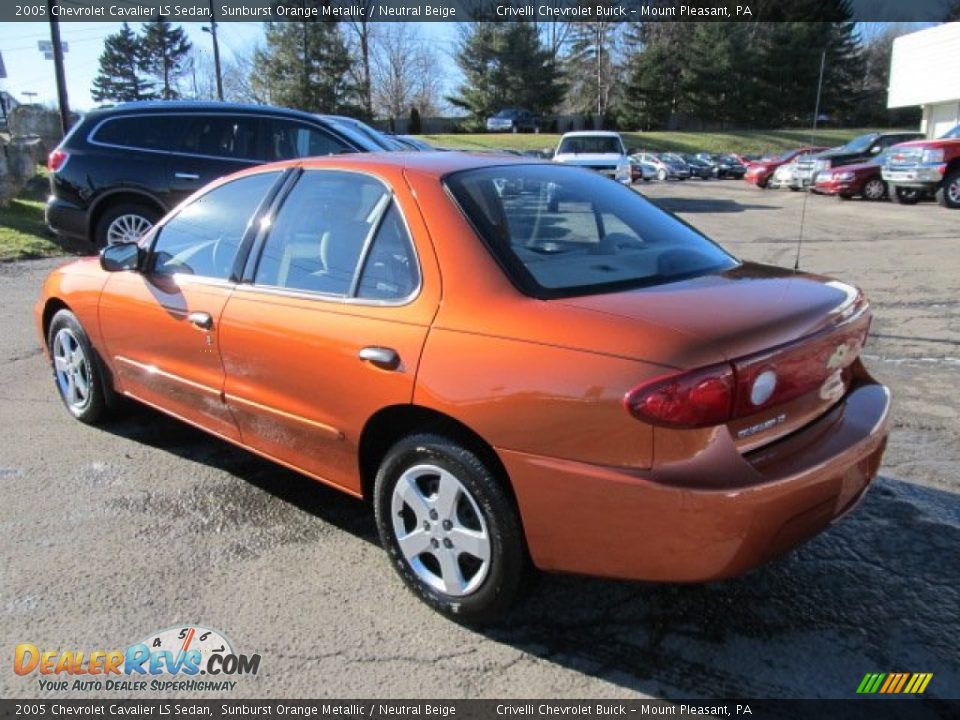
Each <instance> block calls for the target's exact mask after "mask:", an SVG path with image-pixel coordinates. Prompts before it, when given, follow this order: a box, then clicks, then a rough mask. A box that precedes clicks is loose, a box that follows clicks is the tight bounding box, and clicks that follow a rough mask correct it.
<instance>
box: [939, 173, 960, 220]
mask: <svg viewBox="0 0 960 720" xmlns="http://www.w3.org/2000/svg"><path fill="white" fill-rule="evenodd" d="M937 202H938V203H940V204H941V205H943V207H945V208H950V209H951V210H956V209H957V208H960V170H954V171H953V172H952V173H950V174H949V175H947V176H946V177H945V178H944V179H943V182H942V183H941V184H940V187H939V188H938V189H937Z"/></svg>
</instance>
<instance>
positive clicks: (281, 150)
mask: <svg viewBox="0 0 960 720" xmlns="http://www.w3.org/2000/svg"><path fill="white" fill-rule="evenodd" d="M265 125H266V126H267V132H266V149H265V158H266V160H268V161H269V160H289V159H292V158H301V157H316V156H321V155H339V154H340V153H348V152H353V148H351V147H350V146H349V145H347V144H346V143H345V142H344V141H343V140H340V139H339V138H337V137H334V136H333V135H332V134H330V133H328V132H324V131H323V130H320V129H319V128H315V127H311V126H309V125H304V124H303V123H299V122H296V121H294V120H287V119H285V118H272V119H270V120H266V121H265Z"/></svg>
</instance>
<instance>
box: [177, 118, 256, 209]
mask: <svg viewBox="0 0 960 720" xmlns="http://www.w3.org/2000/svg"><path fill="white" fill-rule="evenodd" d="M176 119H177V122H178V123H180V125H181V130H180V133H179V135H178V140H177V143H176V145H175V146H174V148H173V151H172V152H171V153H170V205H169V206H170V207H173V206H175V205H177V204H178V203H180V202H181V201H182V200H184V199H186V198H187V197H189V196H190V195H191V194H193V193H194V192H196V191H197V190H199V189H200V188H202V187H204V186H206V185H208V184H209V183H211V182H213V181H214V180H216V179H217V178H220V177H223V176H224V175H230V174H231V173H235V172H237V171H238V170H243V169H244V168H248V167H251V166H253V165H258V164H260V163H262V162H263V157H262V151H261V149H260V118H259V117H258V116H255V115H246V114H242V113H235V114H213V113H210V114H208V113H184V114H183V115H179V116H176Z"/></svg>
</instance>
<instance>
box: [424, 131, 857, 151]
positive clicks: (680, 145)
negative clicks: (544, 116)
mask: <svg viewBox="0 0 960 720" xmlns="http://www.w3.org/2000/svg"><path fill="white" fill-rule="evenodd" d="M872 130H873V128H871V129H856V128H853V129H850V128H847V129H835V128H827V129H823V130H818V131H817V133H816V135H815V136H814V143H815V144H816V145H825V146H828V147H833V146H834V145H843V144H844V143H845V142H847V141H848V140H850V139H851V138H853V137H855V136H857V135H861V134H863V133H865V132H871V131H872ZM620 134H621V136H622V137H623V141H624V143H625V144H626V146H627V148H628V149H633V148H639V149H642V150H648V151H652V152H710V153H715V152H737V153H767V152H778V151H783V150H789V149H790V148H793V147H797V146H799V145H807V144H809V143H810V130H809V129H807V130H804V129H799V130H740V131H730V132H646V133H639V132H623V133H620ZM424 139H425V140H426V141H427V142H430V143H433V144H435V145H439V146H441V147H450V148H458V149H465V150H466V149H469V150H498V149H502V150H543V149H544V148H549V149H551V150H552V149H554V148H555V147H556V146H557V141H558V140H559V139H560V135H553V134H549V135H548V134H540V135H534V134H523V133H518V134H516V135H514V134H512V133H484V134H478V135H424Z"/></svg>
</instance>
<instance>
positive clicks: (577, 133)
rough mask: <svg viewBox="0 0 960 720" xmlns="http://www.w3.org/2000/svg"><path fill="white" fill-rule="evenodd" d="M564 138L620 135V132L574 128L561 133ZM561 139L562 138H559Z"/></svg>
mask: <svg viewBox="0 0 960 720" xmlns="http://www.w3.org/2000/svg"><path fill="white" fill-rule="evenodd" d="M563 137H564V138H568V137H620V133H618V132H613V131H612V130H575V131H574V132H568V133H564V134H563ZM560 139H561V140H562V139H563V138H560Z"/></svg>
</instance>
